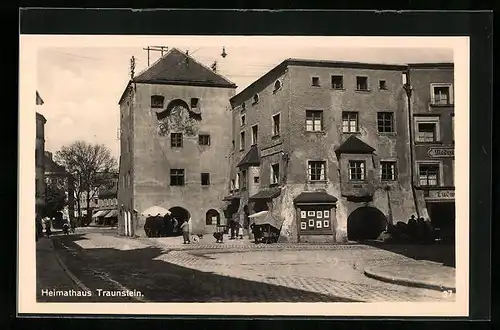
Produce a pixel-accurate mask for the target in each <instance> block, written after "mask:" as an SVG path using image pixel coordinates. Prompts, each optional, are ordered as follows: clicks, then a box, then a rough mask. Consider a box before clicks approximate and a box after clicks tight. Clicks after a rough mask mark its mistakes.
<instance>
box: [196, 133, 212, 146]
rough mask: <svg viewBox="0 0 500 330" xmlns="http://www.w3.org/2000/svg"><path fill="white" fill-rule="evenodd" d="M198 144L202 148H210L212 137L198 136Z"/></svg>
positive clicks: (206, 135)
mask: <svg viewBox="0 0 500 330" xmlns="http://www.w3.org/2000/svg"><path fill="white" fill-rule="evenodd" d="M198 144H199V145H200V146H209V145H210V135H208V134H200V135H198Z"/></svg>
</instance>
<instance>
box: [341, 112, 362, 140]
mask: <svg viewBox="0 0 500 330" xmlns="http://www.w3.org/2000/svg"><path fill="white" fill-rule="evenodd" d="M353 113H355V114H356V130H354V131H351V118H350V117H349V116H348V118H347V119H348V121H347V123H348V125H347V131H345V130H344V114H353ZM341 116H342V118H341V120H342V133H347V134H350V133H359V111H342V113H341Z"/></svg>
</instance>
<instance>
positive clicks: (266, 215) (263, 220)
mask: <svg viewBox="0 0 500 330" xmlns="http://www.w3.org/2000/svg"><path fill="white" fill-rule="evenodd" d="M249 218H251V219H252V220H253V223H254V224H255V225H257V226H261V225H270V226H272V227H274V228H276V229H280V228H281V225H282V224H283V220H284V219H282V218H281V217H277V216H274V215H273V214H271V212H269V211H262V212H258V213H254V214H252V215H250V216H249Z"/></svg>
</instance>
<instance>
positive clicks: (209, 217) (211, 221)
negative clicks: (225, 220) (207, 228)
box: [205, 209, 220, 225]
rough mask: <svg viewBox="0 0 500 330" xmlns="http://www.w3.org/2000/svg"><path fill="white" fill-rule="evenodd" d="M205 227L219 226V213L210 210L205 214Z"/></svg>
mask: <svg viewBox="0 0 500 330" xmlns="http://www.w3.org/2000/svg"><path fill="white" fill-rule="evenodd" d="M205 223H206V224H207V225H215V224H217V225H220V213H219V212H218V211H217V210H214V209H210V210H208V211H207V214H206V222H205Z"/></svg>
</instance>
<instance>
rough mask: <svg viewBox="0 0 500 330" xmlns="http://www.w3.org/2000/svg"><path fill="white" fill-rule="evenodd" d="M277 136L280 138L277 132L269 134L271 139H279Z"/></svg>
mask: <svg viewBox="0 0 500 330" xmlns="http://www.w3.org/2000/svg"><path fill="white" fill-rule="evenodd" d="M279 138H280V135H279V134H276V135H273V136H271V139H273V140H274V139H279Z"/></svg>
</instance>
